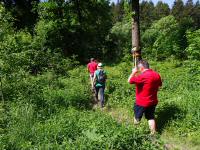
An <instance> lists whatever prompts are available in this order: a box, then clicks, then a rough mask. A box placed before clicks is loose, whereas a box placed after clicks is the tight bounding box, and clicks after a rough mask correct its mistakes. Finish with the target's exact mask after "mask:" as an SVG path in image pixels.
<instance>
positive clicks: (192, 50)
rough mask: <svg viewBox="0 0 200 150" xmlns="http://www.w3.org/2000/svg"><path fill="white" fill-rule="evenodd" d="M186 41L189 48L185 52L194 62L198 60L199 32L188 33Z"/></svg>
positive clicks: (199, 52) (199, 53) (199, 54)
mask: <svg viewBox="0 0 200 150" xmlns="http://www.w3.org/2000/svg"><path fill="white" fill-rule="evenodd" d="M187 41H188V44H189V46H188V47H187V49H186V51H187V53H188V58H190V59H192V60H194V59H196V60H199V59H200V30H196V31H193V32H192V31H188V32H187Z"/></svg>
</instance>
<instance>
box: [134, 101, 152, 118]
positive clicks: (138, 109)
mask: <svg viewBox="0 0 200 150" xmlns="http://www.w3.org/2000/svg"><path fill="white" fill-rule="evenodd" d="M155 109H156V105H154V106H150V107H143V106H139V105H137V104H135V105H134V113H135V119H136V120H138V121H140V120H141V119H142V116H143V114H144V115H145V118H146V119H147V120H151V119H154V118H155V116H154V113H155Z"/></svg>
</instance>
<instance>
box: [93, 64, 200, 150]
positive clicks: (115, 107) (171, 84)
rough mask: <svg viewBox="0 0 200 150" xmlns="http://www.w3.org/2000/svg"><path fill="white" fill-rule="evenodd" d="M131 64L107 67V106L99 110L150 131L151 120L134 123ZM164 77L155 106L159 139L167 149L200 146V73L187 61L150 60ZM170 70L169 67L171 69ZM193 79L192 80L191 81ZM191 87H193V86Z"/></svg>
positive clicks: (198, 149)
mask: <svg viewBox="0 0 200 150" xmlns="http://www.w3.org/2000/svg"><path fill="white" fill-rule="evenodd" d="M129 65H130V64H127V63H121V64H118V65H116V66H110V67H109V66H108V67H105V70H106V71H107V72H108V80H107V87H106V93H105V98H106V107H105V108H104V109H103V110H102V111H101V110H100V109H95V110H96V111H97V112H99V113H103V114H104V115H108V116H111V117H112V118H113V119H114V120H116V121H117V122H118V123H119V124H123V125H125V126H132V127H133V128H134V129H137V130H140V131H142V133H141V134H142V135H141V136H144V135H145V134H146V135H149V129H148V123H147V121H146V120H145V119H144V118H143V119H142V122H141V124H140V125H137V126H134V124H133V111H132V108H133V103H134V90H135V89H134V86H130V85H129V84H128V83H127V77H128V75H129V73H130V69H127V68H130V66H129ZM151 65H152V66H153V69H155V70H156V71H158V72H159V73H160V74H161V76H162V79H163V87H162V88H161V89H160V91H159V104H158V106H157V109H156V118H157V126H158V133H157V136H156V137H157V140H158V141H159V140H160V141H161V143H162V144H161V145H162V146H161V148H163V149H166V150H174V149H178V150H200V128H199V126H200V121H199V119H200V112H199V108H200V103H199V99H200V84H199V83H200V82H199V81H200V75H199V74H192V73H191V70H192V69H193V68H191V66H188V64H187V62H179V61H171V62H170V63H169V62H159V63H157V62H151ZM169 70H170V71H169ZM191 81H192V82H191ZM191 88H192V90H191Z"/></svg>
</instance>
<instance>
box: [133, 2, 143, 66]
mask: <svg viewBox="0 0 200 150" xmlns="http://www.w3.org/2000/svg"><path fill="white" fill-rule="evenodd" d="M132 11H133V17H132V18H133V20H132V50H133V57H134V58H135V64H136V60H137V61H138V60H140V59H141V48H140V17H139V13H140V10H139V0H132Z"/></svg>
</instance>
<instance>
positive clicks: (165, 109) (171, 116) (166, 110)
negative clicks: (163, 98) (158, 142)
mask: <svg viewBox="0 0 200 150" xmlns="http://www.w3.org/2000/svg"><path fill="white" fill-rule="evenodd" d="M156 114H157V118H156V121H157V129H158V132H159V133H162V132H163V130H164V128H165V127H166V126H167V125H168V124H169V122H170V121H172V120H177V119H182V118H184V116H185V113H184V111H182V110H181V109H180V108H178V107H177V106H176V105H173V104H165V105H163V106H161V107H159V108H158V109H157V113H156Z"/></svg>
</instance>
